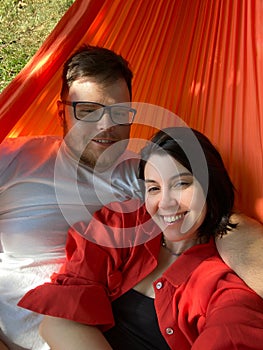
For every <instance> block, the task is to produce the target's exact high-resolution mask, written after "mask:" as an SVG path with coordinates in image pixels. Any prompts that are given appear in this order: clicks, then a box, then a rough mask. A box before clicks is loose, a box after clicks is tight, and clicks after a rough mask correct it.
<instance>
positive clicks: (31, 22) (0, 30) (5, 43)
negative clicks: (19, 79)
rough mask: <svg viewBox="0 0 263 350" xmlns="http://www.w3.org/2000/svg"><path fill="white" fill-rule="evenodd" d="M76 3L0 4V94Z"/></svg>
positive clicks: (12, 0)
mask: <svg viewBox="0 0 263 350" xmlns="http://www.w3.org/2000/svg"><path fill="white" fill-rule="evenodd" d="M73 2H74V0H23V1H22V0H20V1H19V0H0V92H1V91H2V90H3V89H4V88H5V87H6V86H7V85H8V84H9V83H10V81H11V80H12V79H13V78H14V77H15V76H16V75H17V74H18V73H19V72H20V70H21V69H22V68H23V67H24V66H25V65H26V63H27V62H28V61H29V60H30V58H31V57H32V56H33V55H34V54H35V53H36V51H37V50H38V49H39V47H40V46H41V45H42V43H43V42H44V40H45V39H46V38H47V36H48V35H49V34H50V33H51V31H52V30H53V28H54V27H55V26H56V24H57V23H58V21H59V20H60V19H61V17H62V16H63V15H64V13H65V12H66V11H67V9H68V8H69V7H70V6H71V5H72V4H73Z"/></svg>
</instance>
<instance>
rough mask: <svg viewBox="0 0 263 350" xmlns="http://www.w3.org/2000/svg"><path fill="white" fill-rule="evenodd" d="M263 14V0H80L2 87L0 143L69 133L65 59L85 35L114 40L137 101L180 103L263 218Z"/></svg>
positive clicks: (97, 41) (246, 208)
mask: <svg viewBox="0 0 263 350" xmlns="http://www.w3.org/2000/svg"><path fill="white" fill-rule="evenodd" d="M262 18H263V2H262V0H231V1H223V0H195V1H193V0H125V1H123V0H76V1H75V3H74V4H73V5H72V6H71V8H70V9H69V10H68V12H67V13H66V14H65V16H64V17H63V18H62V19H61V21H60V22H59V23H58V25H57V26H56V28H55V29H54V30H53V32H52V33H51V35H50V36H49V37H48V38H47V40H46V41H45V42H44V44H43V45H42V47H41V48H40V50H39V51H38V52H37V53H36V55H35V56H34V57H33V59H32V60H31V61H30V62H29V64H28V65H27V66H26V67H25V68H24V69H23V70H22V71H21V72H20V73H19V74H18V76H17V77H16V78H15V79H14V80H13V81H12V82H11V83H10V84H9V86H8V87H7V88H6V89H5V90H4V91H3V93H2V94H1V95H0V123H1V124H0V125H1V128H0V141H1V140H2V139H3V138H4V137H6V136H8V137H17V136H19V135H35V134H60V132H61V130H60V128H59V125H58V124H57V122H56V117H55V114H56V100H57V98H58V94H59V90H60V76H61V67H62V65H63V62H64V61H65V59H66V58H67V57H68V56H69V55H70V54H71V53H72V52H73V51H74V50H75V49H76V48H77V47H78V46H80V45H81V44H82V43H90V44H93V45H101V46H105V47H108V48H110V49H113V50H115V51H116V52H118V53H121V54H122V55H123V56H124V57H125V58H127V59H128V61H129V62H130V63H131V67H132V69H133V71H134V83H133V91H134V96H133V97H134V98H133V99H134V101H139V102H146V103H151V104H154V105H158V106H162V107H164V108H167V109H169V110H171V111H172V112H174V113H176V114H177V115H179V116H180V117H181V118H182V119H183V120H184V121H185V122H186V123H187V124H188V125H189V126H190V127H193V128H196V129H198V130H200V131H201V132H204V133H205V134H206V135H207V136H208V137H209V138H210V139H211V141H213V143H214V144H215V145H216V146H217V147H218V149H219V150H220V152H221V154H222V156H223V158H224V161H225V163H226V166H227V168H228V170H229V172H230V175H231V177H232V179H233V182H234V184H235V186H236V189H237V205H238V208H239V209H240V210H242V211H243V212H245V213H246V214H248V215H250V216H252V217H255V218H257V219H259V220H260V221H262V222H263V186H262V179H263V119H262V118H263V104H262V101H263V100H262V96H263V89H262V87H263V82H262V79H263V71H262V67H263V66H262V63H263V62H262V60H263V51H262V41H263V31H262V28H263V27H262ZM164 126H165V125H164ZM144 132H145V131H144V129H143V128H139V127H137V128H136V127H135V128H134V129H133V133H134V135H136V136H137V137H146V136H147V135H143V133H144Z"/></svg>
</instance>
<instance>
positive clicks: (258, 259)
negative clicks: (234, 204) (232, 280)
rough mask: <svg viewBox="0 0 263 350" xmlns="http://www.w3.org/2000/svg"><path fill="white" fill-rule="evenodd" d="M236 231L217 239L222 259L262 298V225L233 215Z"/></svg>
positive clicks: (247, 218) (243, 216)
mask: <svg viewBox="0 0 263 350" xmlns="http://www.w3.org/2000/svg"><path fill="white" fill-rule="evenodd" d="M231 221H232V222H238V227H237V229H235V230H233V231H232V232H230V233H228V234H227V235H225V236H223V237H222V238H219V239H217V241H216V245H217V249H218V251H219V254H220V255H221V257H222V259H223V260H224V261H225V263H226V264H227V265H229V266H230V267H231V268H232V269H233V270H234V271H235V272H236V273H237V274H238V275H239V276H240V277H241V278H242V279H243V280H244V281H245V282H246V284H247V285H248V286H249V287H250V288H252V289H253V290H255V291H256V292H257V293H258V294H259V295H260V296H261V297H263V279H262V273H263V225H261V224H260V223H259V222H257V221H256V220H253V219H251V218H249V217H247V216H245V215H241V214H235V215H233V216H232V217H231Z"/></svg>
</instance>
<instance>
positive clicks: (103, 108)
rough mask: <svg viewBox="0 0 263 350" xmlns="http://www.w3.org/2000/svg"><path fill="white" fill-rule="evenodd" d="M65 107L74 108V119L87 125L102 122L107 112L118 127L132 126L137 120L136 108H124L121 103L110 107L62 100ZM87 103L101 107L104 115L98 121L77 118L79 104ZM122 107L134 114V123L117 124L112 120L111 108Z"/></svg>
mask: <svg viewBox="0 0 263 350" xmlns="http://www.w3.org/2000/svg"><path fill="white" fill-rule="evenodd" d="M61 102H62V103H63V104H64V105H67V106H71V107H73V111H74V118H75V119H77V120H80V121H82V122H86V123H97V122H98V121H100V120H101V118H102V117H103V114H104V113H105V111H107V110H108V111H109V115H110V118H111V120H112V122H113V123H114V124H116V125H124V126H128V125H132V123H133V122H134V118H135V115H136V113H137V110H136V109H134V108H131V107H127V106H123V105H122V104H121V103H120V104H114V105H110V106H107V105H103V104H101V103H98V102H92V101H66V100H62V101H61ZM85 103H91V104H93V105H96V106H100V107H101V109H102V113H101V116H100V117H99V119H98V120H85V119H81V118H78V117H77V113H76V106H77V105H78V104H85ZM118 106H120V107H122V108H124V109H127V110H128V111H129V112H132V113H133V116H132V121H131V122H129V123H121V124H120V123H115V121H114V120H113V118H112V115H111V108H112V107H118Z"/></svg>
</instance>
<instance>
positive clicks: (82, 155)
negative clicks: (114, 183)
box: [63, 121, 129, 172]
mask: <svg viewBox="0 0 263 350" xmlns="http://www.w3.org/2000/svg"><path fill="white" fill-rule="evenodd" d="M63 134H64V141H65V143H66V144H67V146H68V148H69V149H70V151H71V152H72V153H73V154H74V156H75V158H76V159H78V160H79V163H81V164H84V165H85V166H87V167H89V168H91V169H93V170H94V171H97V172H103V171H106V170H107V169H109V168H110V167H111V166H112V165H113V164H114V163H115V162H116V161H117V160H118V158H119V157H120V156H121V155H122V154H123V153H124V151H125V149H126V147H127V144H128V142H129V140H122V141H119V142H116V143H114V144H113V145H112V146H111V147H109V148H107V149H105V151H104V152H102V153H99V154H96V152H94V150H92V149H91V150H90V147H89V143H90V142H91V140H89V142H87V145H86V147H85V148H84V149H83V150H78V149H76V148H75V147H73V145H74V142H73V141H74V137H71V135H72V133H71V132H70V131H69V129H68V126H67V123H66V121H64V123H63Z"/></svg>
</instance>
